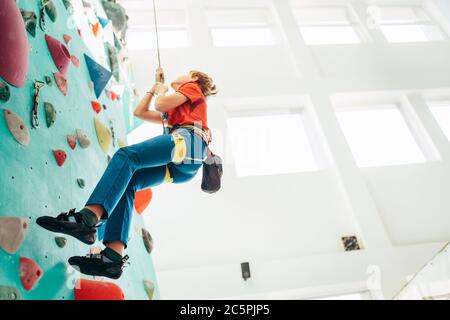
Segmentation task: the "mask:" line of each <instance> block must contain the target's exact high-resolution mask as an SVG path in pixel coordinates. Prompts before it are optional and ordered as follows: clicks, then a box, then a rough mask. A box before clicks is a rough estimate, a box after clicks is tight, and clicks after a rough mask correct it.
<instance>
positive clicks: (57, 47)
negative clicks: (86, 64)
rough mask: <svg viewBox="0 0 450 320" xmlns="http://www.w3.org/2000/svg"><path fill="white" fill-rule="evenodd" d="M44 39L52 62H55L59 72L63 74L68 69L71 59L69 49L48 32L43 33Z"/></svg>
mask: <svg viewBox="0 0 450 320" xmlns="http://www.w3.org/2000/svg"><path fill="white" fill-rule="evenodd" d="M45 40H46V41H47V46H48V49H49V50H50V54H51V56H52V58H53V62H55V65H56V67H57V68H58V70H59V72H60V73H61V74H63V75H64V76H65V75H66V74H67V71H68V70H69V65H70V61H71V60H70V58H71V56H70V53H69V50H68V49H67V47H66V46H65V45H64V44H63V43H62V42H60V41H59V40H58V39H55V38H53V37H52V36H50V35H48V34H46V35H45Z"/></svg>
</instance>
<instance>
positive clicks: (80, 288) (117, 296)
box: [74, 279, 125, 300]
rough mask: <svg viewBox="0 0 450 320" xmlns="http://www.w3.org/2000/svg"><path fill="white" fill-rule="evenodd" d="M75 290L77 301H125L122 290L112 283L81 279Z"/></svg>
mask: <svg viewBox="0 0 450 320" xmlns="http://www.w3.org/2000/svg"><path fill="white" fill-rule="evenodd" d="M74 290H75V300H125V294H124V293H123V291H122V289H121V288H120V287H119V286H118V285H116V284H114V283H112V282H104V281H93V280H87V279H79V280H78V281H77V283H76V285H75V289H74Z"/></svg>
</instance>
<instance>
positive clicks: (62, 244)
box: [55, 237, 67, 248]
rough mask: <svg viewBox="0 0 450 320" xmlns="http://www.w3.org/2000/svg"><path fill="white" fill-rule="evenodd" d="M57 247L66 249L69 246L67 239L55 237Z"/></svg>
mask: <svg viewBox="0 0 450 320" xmlns="http://www.w3.org/2000/svg"><path fill="white" fill-rule="evenodd" d="M55 242H56V245H57V246H58V247H60V248H64V247H65V246H66V244H67V239H66V238H64V237H55Z"/></svg>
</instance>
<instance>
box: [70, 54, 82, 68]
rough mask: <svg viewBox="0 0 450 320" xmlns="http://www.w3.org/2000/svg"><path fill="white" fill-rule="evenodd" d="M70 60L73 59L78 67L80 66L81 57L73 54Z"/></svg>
mask: <svg viewBox="0 0 450 320" xmlns="http://www.w3.org/2000/svg"><path fill="white" fill-rule="evenodd" d="M70 60H72V63H73V65H74V66H75V67H76V68H78V67H79V66H80V59H78V58H77V57H76V56H74V55H72V57H71V58H70Z"/></svg>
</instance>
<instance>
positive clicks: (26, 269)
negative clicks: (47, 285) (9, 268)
mask: <svg viewBox="0 0 450 320" xmlns="http://www.w3.org/2000/svg"><path fill="white" fill-rule="evenodd" d="M43 275H44V272H43V271H42V269H41V268H40V267H39V266H38V264H37V263H36V262H34V261H33V260H31V259H30V258H25V257H20V280H21V281H22V286H23V287H24V289H25V290H27V291H30V290H31V289H33V287H34V286H35V285H36V284H37V282H39V280H40V279H41V278H42V276H43Z"/></svg>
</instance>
